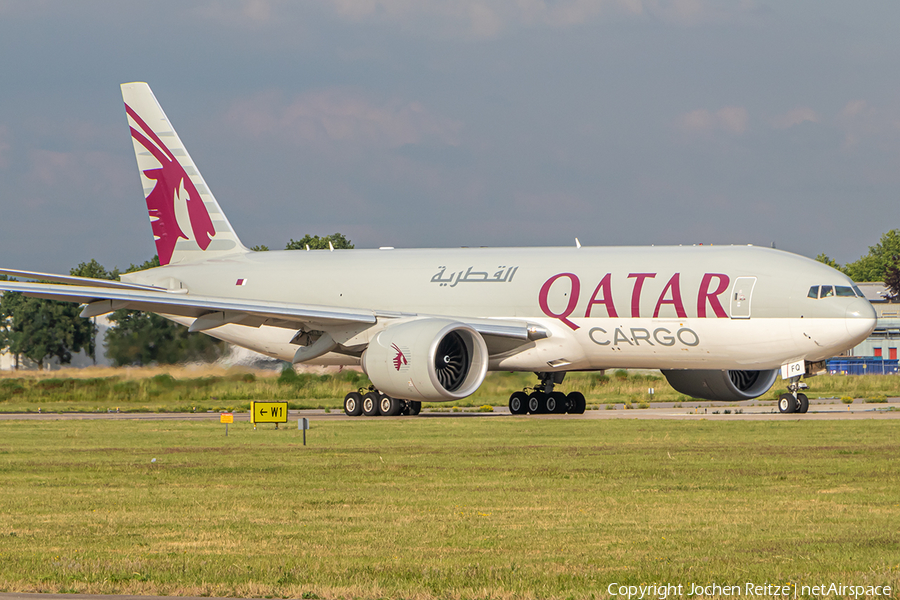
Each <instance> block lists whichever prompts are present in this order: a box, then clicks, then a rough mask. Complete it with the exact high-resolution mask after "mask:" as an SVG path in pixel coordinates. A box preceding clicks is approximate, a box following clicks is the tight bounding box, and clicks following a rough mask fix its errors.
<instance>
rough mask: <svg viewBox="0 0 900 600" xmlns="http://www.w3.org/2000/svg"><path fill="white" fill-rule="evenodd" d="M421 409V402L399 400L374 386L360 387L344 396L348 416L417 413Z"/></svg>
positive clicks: (345, 411) (392, 415)
mask: <svg viewBox="0 0 900 600" xmlns="http://www.w3.org/2000/svg"><path fill="white" fill-rule="evenodd" d="M421 410H422V403H421V402H416V401H413V400H400V399H399V398H391V397H390V396H386V395H384V394H382V393H381V392H380V391H378V390H376V389H375V388H374V387H370V388H368V389H366V388H362V389H359V390H357V391H355V392H350V393H349V394H347V395H346V396H344V413H345V414H346V415H347V416H348V417H358V416H360V415H365V416H367V417H377V416H378V415H384V416H387V417H396V416H399V415H417V414H419V412H420V411H421Z"/></svg>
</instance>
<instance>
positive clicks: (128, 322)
mask: <svg viewBox="0 0 900 600" xmlns="http://www.w3.org/2000/svg"><path fill="white" fill-rule="evenodd" d="M158 266H159V257H158V256H154V257H153V258H152V259H151V260H148V261H147V262H145V263H144V264H142V265H139V266H135V265H131V266H130V267H129V268H128V271H127V272H128V273H131V272H133V271H143V270H145V269H150V268H153V267H158ZM109 320H110V321H112V323H113V324H114V326H113V327H110V328H109V329H107V330H106V338H105V341H106V356H107V358H109V359H110V360H112V362H113V364H115V365H116V366H123V365H148V364H152V363H157V364H175V363H180V362H190V361H213V360H216V359H217V358H219V357H220V356H222V354H224V352H225V350H226V348H227V344H225V342H221V341H219V340H216V339H214V338H211V337H209V336H207V335H204V334H202V333H189V332H188V330H187V327H184V326H182V325H179V324H178V323H174V322H172V321H169V320H168V319H166V318H164V317H161V316H159V315H156V314H153V313H146V312H142V311H137V310H127V309H122V310H117V311H115V312H114V313H112V314H111V315H110V316H109Z"/></svg>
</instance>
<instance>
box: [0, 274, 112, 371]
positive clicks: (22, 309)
mask: <svg viewBox="0 0 900 600" xmlns="http://www.w3.org/2000/svg"><path fill="white" fill-rule="evenodd" d="M79 312H80V309H79V307H78V305H77V304H72V303H69V302H60V301H58V300H43V299H41V298H28V297H26V296H25V295H23V294H21V293H18V292H4V294H3V296H2V297H0V323H3V327H2V329H3V330H4V331H3V335H2V343H3V347H4V348H5V349H7V350H8V351H9V352H10V354H13V355H14V356H15V357H16V366H17V367H18V365H19V358H20V357H25V358H27V359H29V360H31V361H33V362H35V363H37V365H38V367H40V368H44V361H46V360H48V359H51V358H53V357H56V358H58V359H59V362H60V363H61V364H68V363H70V362H71V361H72V354H73V353H74V352H79V351H80V350H82V349H85V350H87V352H88V354H89V355H90V356H91V357H93V356H94V347H93V342H94V338H95V335H96V332H95V329H94V324H93V323H92V322H91V321H89V320H88V319H82V318H81V317H80V316H79Z"/></svg>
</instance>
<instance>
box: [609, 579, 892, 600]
mask: <svg viewBox="0 0 900 600" xmlns="http://www.w3.org/2000/svg"><path fill="white" fill-rule="evenodd" d="M606 593H607V594H609V595H610V596H612V597H615V598H627V599H628V600H644V599H646V600H651V599H652V600H666V599H667V598H677V597H687V598H702V597H707V596H723V597H724V596H744V597H747V598H799V597H801V596H803V597H808V596H815V597H835V596H841V597H844V598H881V597H890V596H891V594H892V593H893V588H891V586H888V585H851V584H845V583H822V584H819V585H798V584H796V583H787V584H774V583H764V584H757V583H752V582H749V581H748V582H745V583H744V584H743V585H741V584H727V585H722V584H719V583H707V584H704V585H699V584H696V583H689V584H687V585H685V584H683V583H679V584H677V585H675V584H671V583H659V584H652V585H626V584H620V583H611V584H609V586H608V587H607V588H606Z"/></svg>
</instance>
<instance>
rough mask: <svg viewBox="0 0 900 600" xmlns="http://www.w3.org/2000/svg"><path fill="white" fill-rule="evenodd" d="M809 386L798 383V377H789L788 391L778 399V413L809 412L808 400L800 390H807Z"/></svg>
mask: <svg viewBox="0 0 900 600" xmlns="http://www.w3.org/2000/svg"><path fill="white" fill-rule="evenodd" d="M808 389H809V386H808V385H806V384H805V383H803V382H801V381H800V378H799V377H791V382H790V384H788V391H787V392H786V393H784V394H782V395H781V396H779V397H778V412H780V413H805V412H806V411H808V410H809V398H807V396H806V394H802V393H800V390H808Z"/></svg>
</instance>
